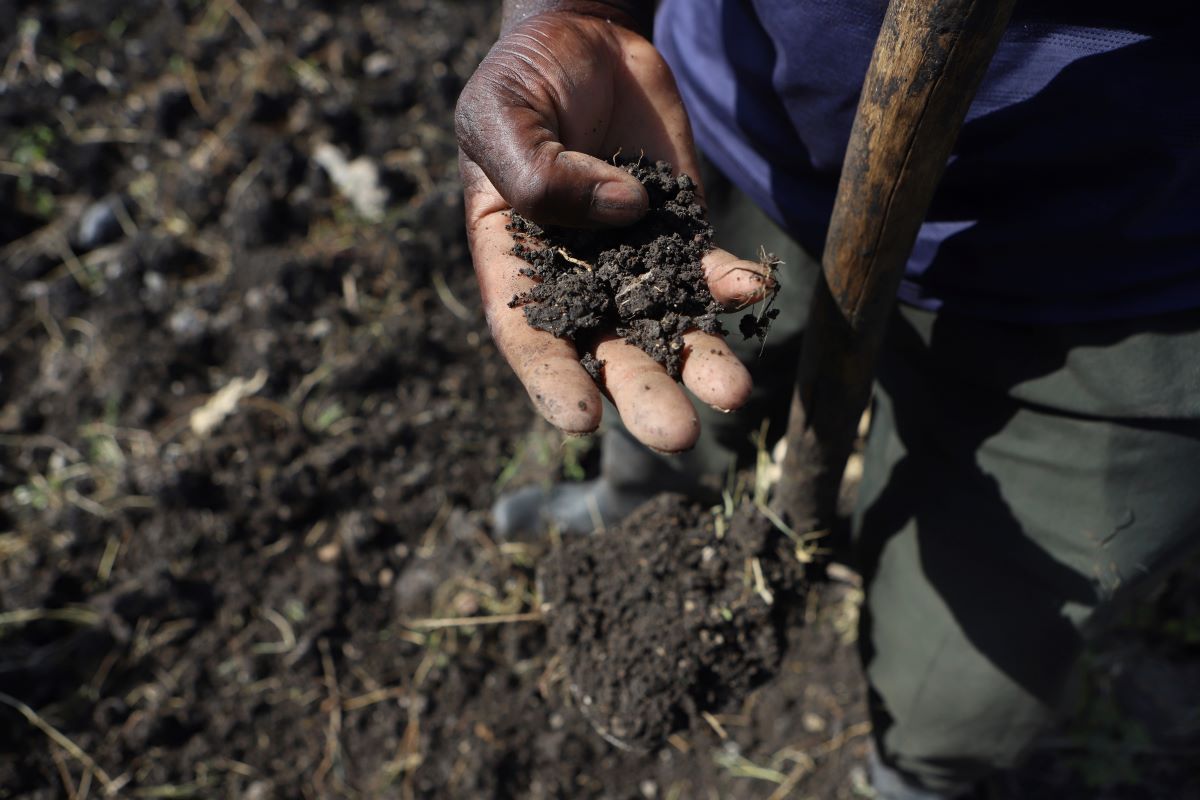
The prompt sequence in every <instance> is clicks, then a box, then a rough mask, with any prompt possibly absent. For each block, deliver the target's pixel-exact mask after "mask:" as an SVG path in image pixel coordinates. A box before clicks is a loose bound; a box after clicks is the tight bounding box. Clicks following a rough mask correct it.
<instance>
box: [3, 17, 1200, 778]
mask: <svg viewBox="0 0 1200 800" xmlns="http://www.w3.org/2000/svg"><path fill="white" fill-rule="evenodd" d="M496 6H497V4H496V3H494V2H490V0H489V1H488V2H484V1H482V0H480V1H479V2H471V1H469V0H434V1H431V2H417V1H416V0H392V1H391V2H386V3H358V2H336V3H335V2H315V1H304V0H290V2H288V1H287V0H279V1H278V2H270V1H269V0H244V1H243V2H240V3H239V2H238V0H165V1H164V0H156V1H155V2H150V1H149V0H127V1H126V2H116V1H115V0H89V2H79V1H77V0H48V1H47V2H37V3H34V2H28V1H27V0H0V798H18V797H20V798H26V797H28V798H60V797H61V798H84V797H103V796H112V797H203V798H207V797H213V798H247V799H249V798H254V799H255V800H266V799H267V798H324V797H348V798H371V797H399V798H409V797H430V798H434V797H436V798H442V797H445V798H492V797H495V798H510V797H511V798H586V797H596V798H648V799H650V800H653V798H709V797H732V798H773V800H780V798H784V797H797V798H800V797H813V798H820V800H831V799H833V798H854V797H869V796H870V791H869V789H868V788H867V787H866V785H865V781H864V777H863V772H862V762H863V757H864V754H865V750H866V742H867V732H868V728H867V724H866V722H865V711H864V707H863V702H864V701H863V690H862V686H861V683H860V678H859V674H858V667H857V656H856V653H855V648H854V638H855V623H856V618H857V605H856V604H857V601H858V599H859V590H858V588H857V586H856V579H855V576H854V575H853V573H851V572H849V571H847V570H839V571H838V576H839V577H838V579H837V580H833V581H831V582H828V583H825V584H821V585H818V586H816V587H814V588H813V589H812V590H811V593H810V594H809V597H808V600H807V603H806V607H805V608H804V609H803V610H802V613H801V614H800V615H799V616H800V617H802V618H803V619H802V622H803V623H804V624H803V625H802V626H800V627H798V628H797V629H796V630H795V631H793V635H792V638H793V646H792V650H791V652H790V654H789V655H788V657H787V658H786V660H785V663H784V667H783V670H782V674H781V675H780V677H779V678H778V679H777V680H775V681H774V682H772V683H771V684H769V685H768V686H766V687H764V688H763V689H761V690H759V691H758V692H756V693H754V694H753V695H751V697H750V699H749V700H748V701H747V702H746V703H745V704H744V705H743V706H741V707H738V708H734V709H729V710H727V712H726V713H721V714H714V715H712V716H711V720H710V721H709V723H708V724H706V725H703V726H700V727H697V728H694V729H692V730H687V731H681V732H679V733H677V734H676V735H674V736H673V737H672V738H671V740H670V742H669V744H668V746H666V747H664V748H663V749H662V750H660V751H658V752H657V753H654V754H650V755H645V754H636V753H627V752H624V751H622V750H619V749H617V748H614V747H613V746H611V745H609V744H608V743H606V742H605V741H603V740H602V739H600V738H599V737H598V736H596V735H595V734H594V733H593V732H592V730H591V729H590V728H589V726H588V724H587V723H586V722H585V721H583V719H582V718H581V716H580V715H579V714H578V713H577V712H576V711H575V710H574V709H573V708H572V706H571V701H570V699H569V697H568V693H567V692H566V691H565V690H564V688H563V686H562V683H563V681H562V670H561V665H559V664H556V663H555V662H554V660H553V659H550V658H549V657H548V655H547V653H546V648H545V633H544V631H543V629H542V627H541V625H540V624H538V623H537V622H536V621H529V620H528V618H529V617H531V616H535V615H536V610H537V599H536V597H535V590H534V572H533V569H534V566H535V564H536V562H537V560H538V558H539V557H540V556H541V555H542V554H543V553H544V552H546V551H547V549H548V548H550V547H553V546H554V545H555V543H554V542H553V541H552V540H550V539H547V540H546V541H535V542H523V543H504V542H497V541H495V540H493V539H492V537H491V536H490V535H489V529H488V523H487V519H486V515H485V513H484V512H485V510H486V509H487V508H488V506H489V505H490V503H491V500H492V498H493V497H494V495H495V493H496V492H497V491H499V490H501V489H503V488H504V487H506V486H513V485H515V484H516V483H519V482H523V481H534V480H550V479H556V478H567V479H571V478H580V477H583V476H585V475H586V474H588V472H589V470H591V469H593V468H594V461H595V454H594V453H592V452H590V451H589V448H588V444H587V443H586V442H580V441H578V440H572V441H569V442H566V443H565V444H564V443H563V442H562V440H561V439H560V438H559V437H557V436H556V435H554V434H553V433H551V432H549V431H547V430H546V429H545V428H544V427H542V426H540V425H539V423H537V422H535V420H534V418H533V414H532V412H531V411H530V409H529V406H528V403H527V402H526V399H525V396H524V392H523V390H522V389H521V388H520V386H519V385H518V384H517V383H516V381H515V379H514V378H513V377H512V375H511V374H510V373H509V371H508V369H507V367H506V366H504V365H503V362H502V360H501V359H500V357H499V355H498V354H497V353H496V351H495V349H494V347H493V346H492V345H491V343H490V340H489V338H488V335H487V330H486V326H485V325H484V323H483V319H482V315H481V313H480V311H479V304H478V299H477V295H476V292H475V288H474V284H473V278H472V275H471V268H470V263H469V258H468V254H467V251H466V247H465V241H464V236H463V232H462V206H461V199H460V196H459V187H458V184H457V170H456V163H455V153H456V151H455V145H454V141H453V134H452V124H451V116H452V111H453V106H454V102H455V99H456V97H457V95H458V92H459V90H460V89H461V87H462V85H463V83H464V81H465V80H466V78H467V77H468V76H469V75H470V73H471V71H472V70H473V68H474V66H475V64H476V63H477V62H478V61H479V60H480V59H481V58H482V56H483V55H484V53H485V52H486V51H487V48H488V47H489V45H490V42H491V41H492V39H493V37H494V35H495V30H496V26H497V23H498V12H497V9H496ZM1196 575H1197V570H1196V569H1194V568H1193V569H1192V570H1191V571H1190V572H1189V571H1185V572H1183V573H1181V574H1180V575H1179V576H1177V577H1176V578H1175V579H1173V580H1172V581H1171V582H1170V583H1169V584H1168V585H1167V586H1166V587H1165V588H1164V589H1163V590H1161V591H1160V592H1158V593H1157V594H1156V595H1155V596H1154V597H1152V598H1150V599H1149V600H1148V601H1147V603H1146V604H1145V605H1144V606H1142V607H1141V608H1139V609H1136V610H1134V611H1132V612H1131V613H1130V614H1129V616H1128V618H1127V619H1126V620H1125V621H1124V622H1123V623H1122V624H1121V625H1120V626H1119V627H1118V629H1117V631H1116V632H1115V633H1114V634H1113V636H1112V637H1111V639H1110V641H1109V642H1108V643H1107V644H1106V646H1105V648H1103V649H1102V650H1099V651H1097V652H1096V653H1094V654H1092V655H1091V656H1090V658H1089V662H1090V669H1089V671H1088V673H1087V677H1086V679H1085V680H1084V681H1082V682H1081V686H1080V690H1079V693H1078V694H1079V701H1078V703H1077V704H1076V706H1077V707H1076V708H1075V710H1074V712H1073V713H1072V714H1071V716H1070V717H1069V718H1068V719H1067V720H1066V721H1065V722H1064V724H1063V725H1062V726H1061V728H1060V729H1059V730H1057V731H1055V732H1054V733H1053V735H1052V736H1049V737H1047V740H1046V741H1045V743H1044V744H1043V746H1042V747H1041V748H1040V749H1039V752H1038V754H1037V755H1036V756H1035V759H1034V762H1033V764H1032V766H1031V768H1030V769H1028V770H1026V771H1025V772H1024V773H1022V775H1021V776H1018V777H1017V778H1016V779H1014V782H1013V784H1012V786H1011V787H1010V794H1011V796H1014V797H1035V798H1039V797H1045V798H1056V799H1061V798H1089V800H1091V799H1093V798H1159V797H1200V775H1198V774H1197V772H1198V770H1200V768H1198V767H1197V766H1196V765H1197V764H1200V669H1198V668H1197V662H1198V661H1200V580H1198V579H1197V577H1196ZM472 617H487V618H490V619H484V620H482V621H481V622H479V623H478V624H464V621H463V620H464V619H465V618H472ZM514 617H515V619H516V621H508V622H503V620H506V619H507V620H512V619H513V618H514ZM445 620H451V621H450V622H445Z"/></svg>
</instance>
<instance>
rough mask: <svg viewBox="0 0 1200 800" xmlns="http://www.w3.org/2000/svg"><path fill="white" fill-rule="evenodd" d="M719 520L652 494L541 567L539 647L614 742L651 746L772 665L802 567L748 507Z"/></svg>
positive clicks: (740, 691) (744, 689)
mask: <svg viewBox="0 0 1200 800" xmlns="http://www.w3.org/2000/svg"><path fill="white" fill-rule="evenodd" d="M727 522H728V524H727V525H723V526H722V529H723V530H722V532H721V535H718V530H717V525H716V520H715V517H714V515H713V512H712V511H711V510H709V509H705V508H702V507H700V506H698V505H696V504H692V503H689V502H688V501H687V500H686V499H685V498H683V497H682V496H679V495H661V496H659V497H658V498H657V499H655V500H653V501H651V502H650V503H648V504H646V505H645V506H643V507H642V508H641V509H639V510H638V511H636V512H635V513H634V514H632V515H631V516H630V517H629V518H628V519H627V520H626V521H625V522H623V523H622V524H621V526H620V527H618V528H615V529H612V530H610V531H608V532H604V533H599V534H596V535H593V536H588V537H581V538H577V539H573V540H571V541H569V542H567V543H565V544H564V545H563V547H561V548H560V549H559V550H558V551H556V552H555V553H554V554H553V555H551V556H550V557H548V558H547V559H546V561H545V562H544V563H543V564H542V567H541V580H542V591H543V593H544V600H545V601H546V602H547V603H548V604H549V610H548V614H547V616H548V637H549V644H550V646H551V648H552V649H553V651H554V652H555V653H556V654H557V655H558V657H560V658H561V659H562V661H563V667H564V669H565V673H566V675H567V680H566V683H567V688H568V689H569V691H570V693H571V695H572V697H573V699H574V701H575V703H576V704H577V705H578V706H579V707H580V709H581V711H582V712H583V714H584V716H585V717H587V718H588V720H589V722H591V724H592V725H593V727H594V728H596V730H597V731H598V732H599V733H600V734H601V735H602V736H604V737H605V738H606V739H608V740H609V741H610V742H612V743H614V744H616V745H618V746H621V747H625V748H630V749H640V750H649V749H653V748H654V747H657V746H659V745H661V744H662V742H663V741H665V739H666V738H667V736H669V735H670V734H671V733H672V732H674V731H677V730H681V729H684V728H687V727H689V726H690V725H691V724H692V722H693V720H694V719H695V718H697V717H698V716H700V715H702V714H703V713H704V712H719V711H721V710H723V709H726V708H729V707H731V706H733V705H736V703H737V702H738V701H740V700H742V699H744V698H745V696H746V695H747V694H748V693H749V692H750V690H751V689H753V688H754V687H756V686H758V685H760V684H762V683H763V682H764V681H766V680H767V679H769V678H770V677H772V676H773V675H774V674H775V672H776V670H777V669H778V667H779V664H780V661H781V659H782V657H783V653H784V650H785V647H786V635H785V631H786V624H787V619H786V615H787V609H789V608H798V607H800V606H801V605H802V604H800V603H797V602H795V601H796V599H797V598H798V597H799V596H800V591H801V587H802V586H803V585H804V582H803V577H804V575H803V566H802V565H801V564H800V563H799V562H798V561H797V560H796V559H795V557H794V556H793V555H792V554H791V553H790V551H789V549H788V547H787V540H786V539H782V537H781V535H780V534H779V532H778V531H777V530H776V529H775V528H774V527H772V526H771V524H770V523H769V522H768V521H767V520H766V519H764V518H763V517H762V516H761V515H760V514H759V513H758V512H757V511H756V510H755V509H754V508H753V506H751V505H750V504H746V505H745V506H743V507H742V509H741V510H739V511H738V512H736V513H735V514H734V516H733V518H732V519H730V520H728V521H727Z"/></svg>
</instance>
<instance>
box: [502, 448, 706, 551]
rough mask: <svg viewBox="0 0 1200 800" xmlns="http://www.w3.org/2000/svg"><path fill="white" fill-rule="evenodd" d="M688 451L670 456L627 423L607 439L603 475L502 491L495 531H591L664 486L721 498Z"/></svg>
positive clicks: (513, 534)
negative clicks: (644, 442) (634, 435)
mask: <svg viewBox="0 0 1200 800" xmlns="http://www.w3.org/2000/svg"><path fill="white" fill-rule="evenodd" d="M693 461H694V459H693V458H690V457H689V456H688V455H687V454H684V455H680V456H664V455H660V454H658V453H655V452H654V451H652V450H650V449H649V448H647V447H645V446H644V445H642V444H640V443H639V442H637V441H636V440H634V439H633V438H632V437H631V436H630V435H629V434H628V433H626V432H625V431H624V430H622V429H613V430H609V431H607V432H605V434H604V436H603V439H602V440H601V450H600V477H598V478H595V479H594V480H590V481H579V482H563V483H555V484H552V485H550V486H541V485H534V486H526V487H524V488H522V489H517V490H516V491H513V492H508V493H506V494H502V495H501V496H500V497H499V498H497V500H496V502H495V504H494V505H493V506H492V522H493V531H494V533H495V534H496V536H497V538H500V539H519V538H521V537H522V536H523V535H524V536H530V535H538V534H541V533H543V532H545V531H546V530H549V529H550V528H555V529H557V530H558V531H559V533H564V534H585V533H591V532H592V531H595V530H600V529H604V528H607V527H610V526H613V525H616V524H617V523H619V522H620V521H621V520H622V519H624V518H625V517H626V516H628V515H629V514H630V513H631V512H632V511H633V510H634V509H635V508H637V507H638V506H640V505H641V504H642V503H644V502H646V501H647V500H649V499H650V498H652V497H654V496H655V495H657V494H659V493H661V492H680V493H682V494H686V495H688V496H690V497H694V498H696V499H697V500H702V501H705V502H709V501H712V502H715V497H714V496H713V494H714V493H713V492H712V491H711V490H709V489H706V488H705V487H704V486H703V485H702V483H701V475H702V469H701V468H700V467H699V466H698V465H696V464H694V463H693Z"/></svg>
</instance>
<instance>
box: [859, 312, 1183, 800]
mask: <svg viewBox="0 0 1200 800" xmlns="http://www.w3.org/2000/svg"><path fill="white" fill-rule="evenodd" d="M934 320H935V317H934V315H932V314H927V313H924V312H915V311H911V310H910V311H905V312H904V313H903V314H901V315H899V316H897V317H896V318H895V319H894V320H893V324H892V328H891V330H890V331H889V333H888V342H889V343H888V345H886V350H885V353H884V356H883V358H882V360H881V366H880V386H879V390H878V392H877V399H876V404H875V414H874V419H873V424H872V431H871V434H870V438H869V442H868V447H867V452H866V473H865V475H864V479H863V484H862V487H861V495H860V504H859V511H858V513H857V516H856V536H857V540H856V544H857V547H858V551H859V554H860V556H859V557H860V560H861V564H860V566H861V568H862V570H863V573H864V581H865V586H866V602H865V607H864V609H863V616H862V626H861V632H860V647H861V649H862V655H863V661H864V668H865V671H866V674H867V678H868V682H869V684H870V689H871V691H870V705H871V713H872V720H873V722H874V725H875V735H876V737H877V744H878V747H879V749H880V752H881V754H882V756H883V759H884V761H885V762H886V763H888V764H890V765H892V766H893V767H896V768H898V769H899V770H901V771H902V772H903V773H905V774H906V775H907V776H909V777H911V778H912V779H914V780H915V781H916V782H918V783H919V784H920V785H922V786H924V787H927V788H929V789H935V790H939V791H944V792H951V793H952V792H953V791H955V790H958V789H961V788H963V787H965V786H967V785H969V784H970V783H971V782H972V781H974V780H977V779H979V778H982V777H984V776H986V775H987V774H989V773H991V772H993V771H995V770H998V769H1004V768H1008V767H1011V766H1013V765H1014V764H1015V763H1016V762H1017V761H1018V760H1019V758H1020V757H1021V755H1022V754H1023V753H1024V751H1025V750H1026V748H1027V747H1028V745H1029V744H1030V743H1031V742H1032V740H1033V738H1034V737H1035V736H1036V734H1037V733H1038V732H1039V731H1040V730H1041V729H1042V728H1043V727H1044V726H1045V724H1046V723H1047V722H1048V721H1049V720H1050V719H1051V718H1052V716H1053V714H1054V712H1055V710H1056V706H1057V704H1058V703H1059V701H1060V699H1061V697H1062V694H1063V691H1064V688H1065V686H1066V683H1067V680H1068V677H1069V675H1070V673H1071V671H1072V667H1073V666H1074V664H1075V662H1076V660H1077V657H1078V655H1079V653H1080V651H1081V648H1082V647H1083V645H1084V643H1085V641H1086V640H1087V639H1088V637H1089V636H1091V635H1093V634H1094V632H1095V630H1096V629H1097V627H1098V626H1097V623H1098V622H1099V621H1100V620H1101V619H1103V617H1104V616H1105V615H1106V614H1107V613H1108V612H1110V611H1111V610H1112V609H1113V608H1114V607H1115V606H1116V605H1118V604H1119V603H1121V602H1122V601H1123V600H1124V599H1125V598H1127V597H1128V596H1130V595H1131V594H1133V593H1134V592H1136V591H1137V589H1138V587H1140V586H1143V585H1145V584H1146V583H1147V582H1149V581H1152V580H1153V579H1154V578H1156V577H1158V576H1160V575H1161V574H1162V573H1163V572H1164V571H1166V570H1167V569H1169V568H1170V567H1171V566H1172V565H1174V564H1177V563H1178V562H1179V560H1180V559H1181V558H1182V556H1183V555H1184V554H1186V553H1187V551H1188V550H1189V549H1192V548H1194V547H1195V545H1196V544H1197V541H1198V539H1200V491H1197V489H1196V487H1197V482H1196V478H1195V476H1196V475H1197V474H1200V430H1198V428H1197V424H1196V421H1195V419H1194V418H1193V419H1178V418H1164V419H1154V420H1149V419H1140V420H1139V419H1120V418H1105V417H1103V416H1090V415H1086V414H1079V413H1073V412H1072V411H1070V410H1064V406H1065V407H1066V408H1067V409H1070V406H1071V402H1072V398H1070V397H1065V398H1059V399H1060V400H1061V401H1062V402H1061V403H1059V402H1056V398H1054V397H1053V396H1049V397H1041V398H1038V399H1039V400H1042V401H1044V402H1038V403H1031V402H1026V401H1023V400H1016V399H1014V398H1013V396H1012V395H1011V393H1008V392H1005V391H1003V390H1002V389H998V388H997V387H995V386H991V385H989V376H992V375H995V374H997V373H999V372H1004V370H1005V369H1007V367H1005V366H1004V365H998V364H970V363H963V362H962V360H961V359H954V360H951V361H944V360H941V359H940V357H939V356H938V355H937V354H938V352H939V347H938V345H937V342H936V341H934V340H935V339H936V338H937V336H936V335H935V331H934V328H935V323H934ZM970 327H971V326H966V329H964V330H953V329H951V330H944V331H943V333H945V334H946V336H948V337H950V338H951V340H954V339H957V340H959V341H958V342H957V346H956V347H954V348H951V349H952V350H954V351H956V352H957V351H959V350H963V351H967V352H971V351H972V348H971V347H970V346H969V345H967V346H963V342H962V337H963V336H964V335H967V334H969V333H970V332H971V330H970ZM944 341H945V337H943V342H944ZM1018 351H1019V348H1018ZM1113 352H1114V356H1113V357H1114V358H1120V357H1121V348H1120V347H1115V348H1114V349H1113ZM1193 352H1195V351H1193ZM1063 355H1064V359H1063V360H1064V361H1068V362H1069V361H1070V359H1069V358H1066V357H1065V356H1066V354H1065V353H1064V354H1063ZM1002 357H1003V356H1002ZM1011 357H1012V358H1014V359H1020V358H1022V355H1021V353H1020V352H1015V353H1013V354H1012V355H1011ZM1038 369H1039V370H1042V369H1044V370H1051V371H1052V369H1051V367H1048V366H1044V365H1043V367H1038ZM1014 370H1015V372H1014V374H1018V373H1019V372H1020V371H1021V365H1020V364H1017V365H1015V367H1014ZM1074 377H1078V376H1073V378H1074ZM1165 377H1166V378H1167V379H1170V376H1165ZM1059 383H1060V384H1061V383H1063V382H1062V381H1059ZM1084 383H1087V382H1086V381H1084ZM1053 384H1054V381H1049V382H1048V385H1053ZM1018 394H1020V392H1018ZM1052 394H1053V392H1051V395H1052Z"/></svg>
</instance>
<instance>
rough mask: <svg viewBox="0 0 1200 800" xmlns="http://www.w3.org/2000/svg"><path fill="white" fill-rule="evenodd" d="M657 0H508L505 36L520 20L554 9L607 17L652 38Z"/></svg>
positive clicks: (505, 2) (502, 22) (503, 25)
mask: <svg viewBox="0 0 1200 800" xmlns="http://www.w3.org/2000/svg"><path fill="white" fill-rule="evenodd" d="M655 5H656V3H655V0H504V13H503V17H502V19H501V22H500V32H501V35H503V34H504V33H507V32H508V30H509V29H511V28H512V27H513V26H515V25H517V24H518V23H520V22H522V21H524V20H526V19H528V18H530V17H533V16H536V15H538V14H546V13H549V12H554V11H565V12H570V13H573V14H582V15H584V16H589V17H597V18H599V19H605V20H608V21H610V22H613V23H615V24H617V25H620V26H622V27H624V28H628V29H629V30H631V31H634V32H635V33H639V34H641V35H642V36H645V37H646V38H647V39H649V38H650V35H651V33H652V32H653V30H654V6H655Z"/></svg>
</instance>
